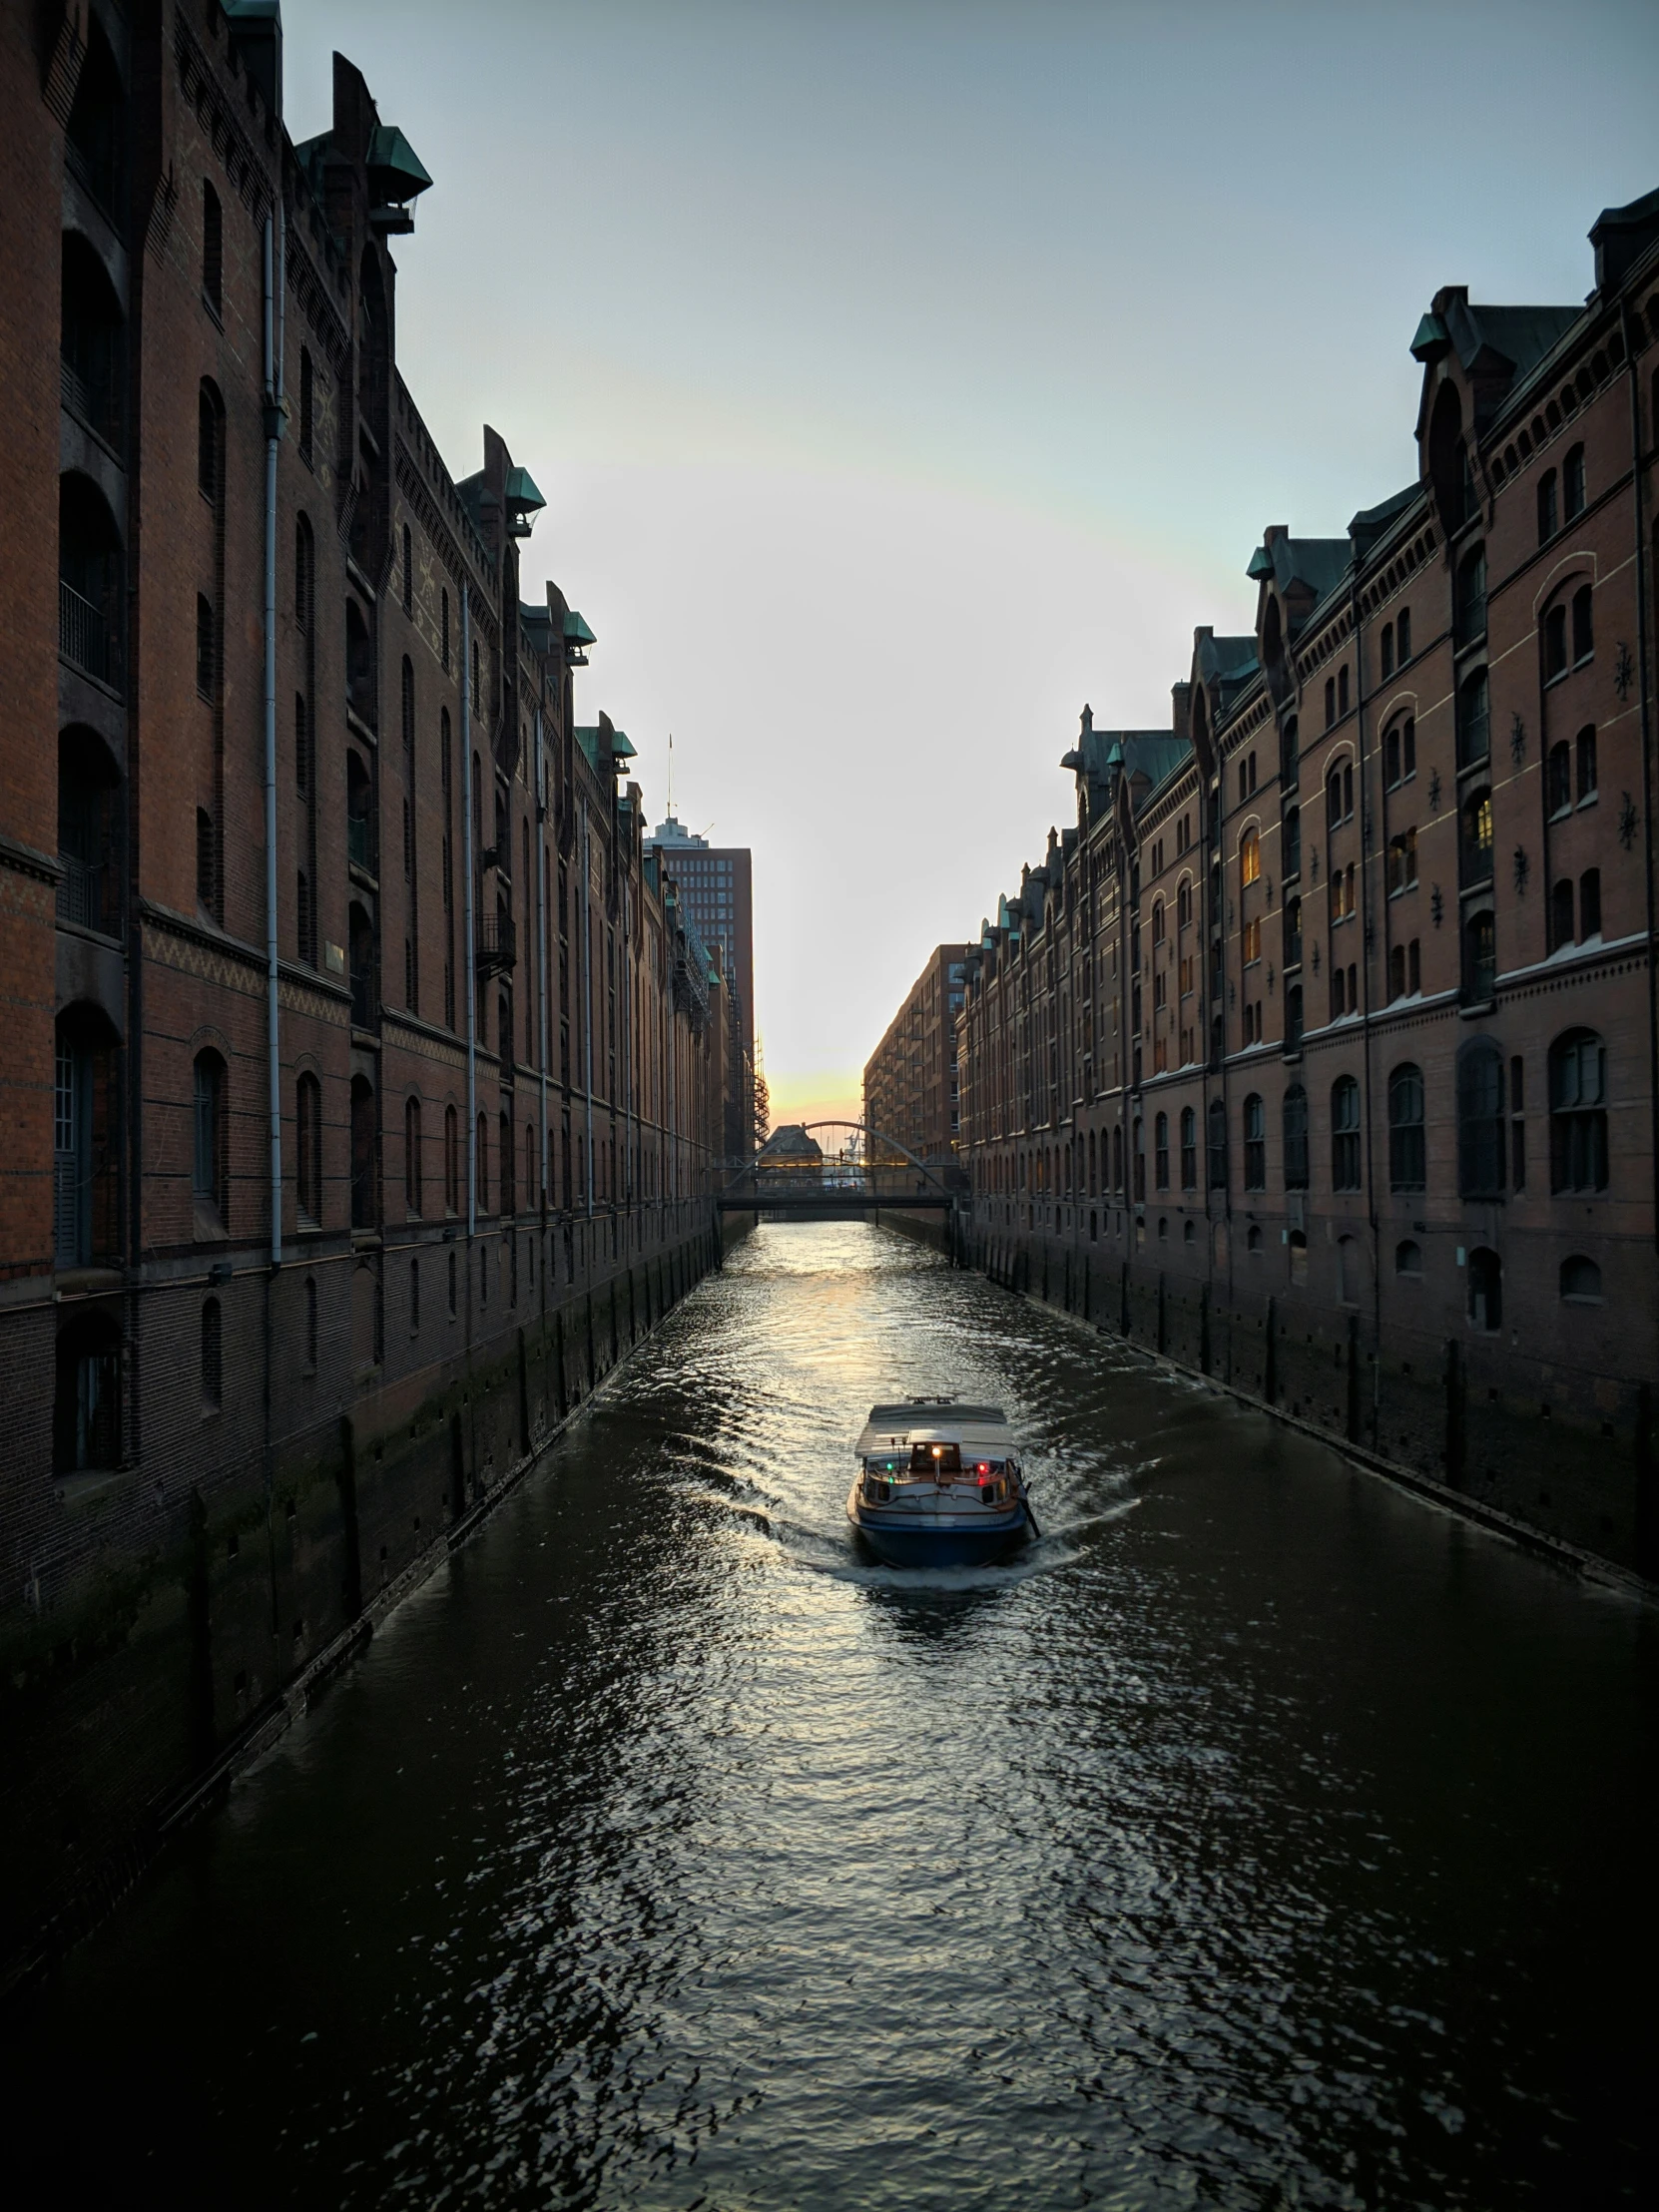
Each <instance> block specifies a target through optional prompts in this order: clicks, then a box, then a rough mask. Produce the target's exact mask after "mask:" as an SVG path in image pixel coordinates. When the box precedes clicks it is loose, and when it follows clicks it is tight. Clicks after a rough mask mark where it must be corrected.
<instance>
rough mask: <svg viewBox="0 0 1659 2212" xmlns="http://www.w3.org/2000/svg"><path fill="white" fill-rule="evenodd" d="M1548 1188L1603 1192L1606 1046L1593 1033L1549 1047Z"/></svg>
mask: <svg viewBox="0 0 1659 2212" xmlns="http://www.w3.org/2000/svg"><path fill="white" fill-rule="evenodd" d="M1549 1187H1550V1189H1551V1190H1552V1191H1604V1190H1605V1189H1606V1188H1607V1048H1606V1046H1605V1045H1604V1044H1603V1043H1602V1041H1601V1039H1600V1037H1598V1036H1597V1035H1596V1033H1595V1031H1594V1030H1593V1029H1569V1030H1567V1031H1566V1032H1565V1034H1564V1035H1562V1036H1559V1037H1557V1038H1556V1040H1555V1042H1554V1043H1553V1044H1552V1045H1551V1046H1550V1048H1549Z"/></svg>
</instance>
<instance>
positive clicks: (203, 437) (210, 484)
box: [196, 382, 219, 505]
mask: <svg viewBox="0 0 1659 2212" xmlns="http://www.w3.org/2000/svg"><path fill="white" fill-rule="evenodd" d="M196 488H197V490H198V491H199V492H200V493H201V494H202V496H203V498H204V499H208V500H212V501H213V502H214V504H215V505H217V504H218V502H219V409H218V408H217V407H216V406H215V404H214V394H213V389H212V386H211V385H209V384H208V383H206V382H204V383H203V386H202V389H201V391H200V392H199V393H198V394H197V399H196Z"/></svg>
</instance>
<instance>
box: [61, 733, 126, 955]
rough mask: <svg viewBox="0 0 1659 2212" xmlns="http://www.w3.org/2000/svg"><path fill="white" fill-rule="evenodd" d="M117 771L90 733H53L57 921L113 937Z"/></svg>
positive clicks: (117, 917) (117, 915) (116, 925)
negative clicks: (55, 737)
mask: <svg viewBox="0 0 1659 2212" xmlns="http://www.w3.org/2000/svg"><path fill="white" fill-rule="evenodd" d="M120 817H121V772H120V770H119V769H118V768H117V767H116V765H115V762H114V760H113V759H112V758H111V755H110V750H109V747H108V746H107V745H106V744H105V743H104V741H103V739H102V738H100V737H99V736H98V735H97V733H96V732H95V731H92V730H86V729H78V728H76V727H75V726H74V725H71V726H70V727H69V728H68V729H67V730H62V731H60V732H59V734H58V864H59V866H60V867H61V868H62V869H63V874H62V876H61V878H60V879H59V883H58V895H57V907H58V919H59V920H60V921H73V922H77V923H79V924H80V926H81V927H82V928H84V929H97V930H99V931H101V932H103V933H104V934H106V935H110V936H116V935H119V934H120V930H121V903H122V901H121V860H120V843H121V840H120V836H119V824H120Z"/></svg>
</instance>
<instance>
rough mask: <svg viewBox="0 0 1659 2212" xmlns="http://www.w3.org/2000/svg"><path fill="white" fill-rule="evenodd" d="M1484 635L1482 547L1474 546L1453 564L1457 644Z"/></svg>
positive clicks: (1484, 571)
mask: <svg viewBox="0 0 1659 2212" xmlns="http://www.w3.org/2000/svg"><path fill="white" fill-rule="evenodd" d="M1485 635H1486V548H1485V547H1484V546H1483V545H1477V546H1475V547H1474V548H1473V549H1472V550H1471V551H1470V552H1468V553H1465V554H1464V555H1463V558H1462V559H1461V560H1460V561H1459V562H1458V564H1457V643H1458V644H1459V645H1460V646H1463V645H1473V643H1474V642H1475V640H1476V639H1477V638H1483V637H1484V636H1485Z"/></svg>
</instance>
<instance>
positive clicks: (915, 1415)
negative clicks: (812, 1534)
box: [846, 1397, 1036, 1567]
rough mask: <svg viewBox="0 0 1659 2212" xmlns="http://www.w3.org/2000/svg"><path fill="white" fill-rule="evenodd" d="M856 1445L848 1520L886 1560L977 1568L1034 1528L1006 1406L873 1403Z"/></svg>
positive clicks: (936, 1400) (949, 1401)
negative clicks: (1004, 1410)
mask: <svg viewBox="0 0 1659 2212" xmlns="http://www.w3.org/2000/svg"><path fill="white" fill-rule="evenodd" d="M857 1450H858V1472H857V1475H856V1477H855V1478H854V1480H853V1484H852V1487H851V1489H850V1490H849V1491H848V1492H847V1496H846V1517H847V1519H848V1520H849V1521H850V1522H851V1523H852V1525H853V1527H854V1528H856V1529H857V1530H858V1531H859V1532H860V1534H861V1535H862V1536H863V1538H864V1540H865V1542H866V1543H868V1545H869V1547H870V1549H871V1550H872V1551H873V1552H874V1553H875V1555H876V1557H877V1558H878V1559H883V1560H885V1561H886V1563H887V1564H888V1565H889V1566H895V1567H961V1566H976V1565H978V1564H980V1563H981V1562H982V1561H985V1560H988V1559H995V1558H997V1557H999V1556H1000V1555H1001V1554H1002V1553H1003V1552H1005V1551H1008V1550H1010V1549H1011V1548H1012V1547H1013V1545H1015V1544H1017V1543H1019V1542H1020V1541H1021V1540H1022V1538H1023V1537H1024V1535H1025V1533H1026V1531H1027V1529H1028V1528H1029V1529H1030V1530H1031V1531H1032V1533H1035V1532H1036V1522H1035V1520H1033V1519H1032V1517H1031V1510H1030V1507H1029V1505H1028V1504H1027V1503H1026V1496H1025V1483H1024V1480H1023V1478H1022V1476H1021V1473H1020V1465H1019V1450H1018V1446H1017V1445H1016V1444H1015V1442H1014V1438H1013V1436H1012V1434H1011V1433H1010V1431H1009V1428H1008V1416H1007V1414H1006V1413H1004V1412H1003V1410H1002V1408H1001V1406H1000V1405H962V1404H959V1403H958V1402H957V1401H956V1400H955V1399H954V1398H948V1397H912V1398H906V1399H904V1400H903V1401H902V1402H901V1403H899V1404H896V1405H872V1406H871V1407H870V1409H869V1418H868V1420H867V1421H865V1423H864V1427H863V1433H862V1434H861V1435H860V1436H859V1438H858V1446H857Z"/></svg>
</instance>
